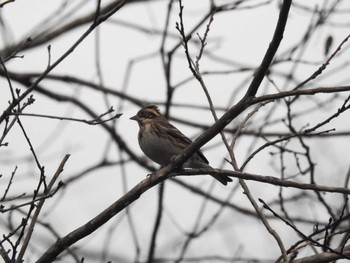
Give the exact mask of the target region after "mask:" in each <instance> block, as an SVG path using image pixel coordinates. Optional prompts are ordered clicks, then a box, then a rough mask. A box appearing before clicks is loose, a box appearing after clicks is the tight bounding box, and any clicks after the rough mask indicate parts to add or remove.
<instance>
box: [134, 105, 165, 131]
mask: <svg viewBox="0 0 350 263" xmlns="http://www.w3.org/2000/svg"><path fill="white" fill-rule="evenodd" d="M158 117H162V115H161V114H160V112H159V109H158V107H157V106H156V105H149V106H146V107H144V108H142V109H141V110H139V111H138V112H137V114H136V115H135V116H132V117H131V118H130V120H134V121H137V123H138V124H139V125H140V127H141V126H143V125H145V124H147V123H150V122H152V121H154V120H155V119H157V118H158Z"/></svg>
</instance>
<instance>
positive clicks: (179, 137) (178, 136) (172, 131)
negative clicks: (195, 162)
mask: <svg viewBox="0 0 350 263" xmlns="http://www.w3.org/2000/svg"><path fill="white" fill-rule="evenodd" d="M168 125H169V126H167V127H166V132H167V133H168V134H169V135H170V136H171V137H173V138H174V139H175V140H176V141H178V142H181V144H182V145H181V148H183V149H185V148H186V147H187V146H188V145H190V144H191V143H192V141H191V140H190V139H189V138H188V137H186V136H185V135H184V134H183V133H182V132H180V131H179V130H178V129H177V128H176V127H175V126H173V125H172V124H170V123H168ZM197 154H198V156H199V157H200V158H201V159H202V160H203V161H204V162H205V163H209V161H208V160H207V158H205V156H204V154H203V153H202V152H201V151H200V150H198V151H197Z"/></svg>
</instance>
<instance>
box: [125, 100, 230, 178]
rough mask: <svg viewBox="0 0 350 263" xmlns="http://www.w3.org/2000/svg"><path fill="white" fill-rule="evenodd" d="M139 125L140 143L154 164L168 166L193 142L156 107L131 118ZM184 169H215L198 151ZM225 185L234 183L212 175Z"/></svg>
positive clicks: (141, 111)
mask: <svg viewBox="0 0 350 263" xmlns="http://www.w3.org/2000/svg"><path fill="white" fill-rule="evenodd" d="M130 119H131V120H134V121H136V122H137V123H138V126H139V133H138V143H139V146H140V148H141V150H142V151H143V153H144V154H145V155H146V156H147V157H148V158H149V159H151V160H152V161H153V162H155V163H157V164H159V165H161V166H166V165H168V164H170V163H171V161H172V158H173V157H174V156H176V155H178V154H180V153H182V152H183V151H184V149H185V148H186V147H187V146H189V145H190V144H191V143H192V141H191V140H190V139H189V138H188V137H186V136H185V135H184V134H183V133H182V132H181V131H179V130H178V129H177V128H176V127H175V126H174V125H172V124H171V123H170V122H169V121H168V119H167V118H166V117H165V116H163V115H162V114H161V113H160V111H159V109H158V107H157V106H156V105H148V106H146V107H144V108H142V109H140V110H139V111H138V112H137V114H136V115H135V116H133V117H131V118H130ZM183 168H210V169H213V168H212V167H211V166H210V165H209V162H208V160H207V158H205V156H204V154H203V153H202V152H201V151H200V150H198V151H197V152H195V153H194V154H193V155H192V156H191V157H190V158H189V159H188V160H187V161H186V162H185V163H184V164H183ZM211 176H213V177H214V178H215V179H216V180H218V181H219V182H220V183H222V184H223V185H227V183H228V182H232V179H231V178H230V177H228V176H221V175H211Z"/></svg>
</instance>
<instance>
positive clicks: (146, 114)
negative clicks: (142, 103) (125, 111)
mask: <svg viewBox="0 0 350 263" xmlns="http://www.w3.org/2000/svg"><path fill="white" fill-rule="evenodd" d="M139 116H140V118H145V119H152V118H154V116H155V115H154V113H153V112H149V111H141V112H140V113H139Z"/></svg>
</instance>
